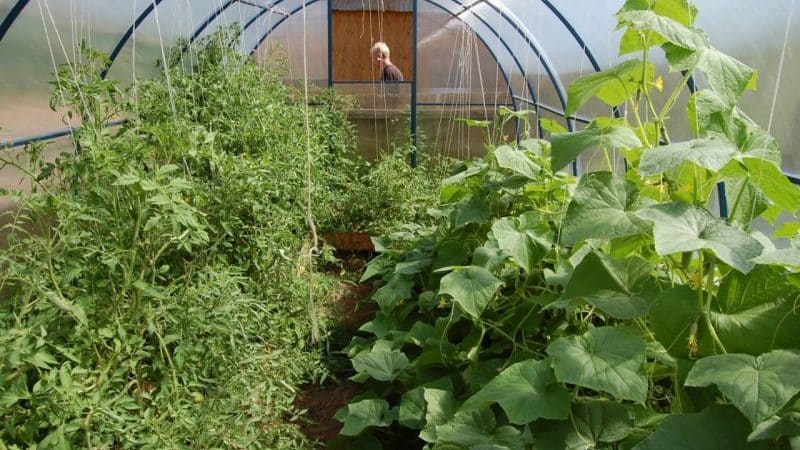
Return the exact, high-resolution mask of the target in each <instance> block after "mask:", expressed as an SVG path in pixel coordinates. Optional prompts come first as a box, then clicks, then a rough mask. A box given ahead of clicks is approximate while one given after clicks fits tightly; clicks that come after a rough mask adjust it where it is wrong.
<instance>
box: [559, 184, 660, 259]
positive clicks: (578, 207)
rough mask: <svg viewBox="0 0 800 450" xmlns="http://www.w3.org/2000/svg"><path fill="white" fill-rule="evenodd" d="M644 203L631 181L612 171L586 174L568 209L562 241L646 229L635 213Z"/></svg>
mask: <svg viewBox="0 0 800 450" xmlns="http://www.w3.org/2000/svg"><path fill="white" fill-rule="evenodd" d="M646 204H647V203H646V199H644V198H642V197H640V196H639V189H638V188H637V187H636V185H635V184H633V183H632V182H630V181H627V180H624V179H623V178H620V177H618V176H616V175H614V174H613V173H611V172H593V173H588V174H586V175H584V176H583V177H581V180H580V182H579V183H578V187H577V189H576V190H575V194H574V195H573V197H572V201H571V202H570V204H569V207H568V208H567V217H566V218H565V219H564V225H563V228H562V230H561V240H562V242H564V243H565V244H572V243H575V242H579V241H582V240H585V239H613V238H618V237H625V236H631V235H634V234H639V233H643V232H646V231H647V230H648V226H647V223H646V222H644V221H643V220H642V219H640V218H638V217H637V216H636V215H635V214H634V211H636V210H637V209H639V208H641V207H642V206H644V205H646Z"/></svg>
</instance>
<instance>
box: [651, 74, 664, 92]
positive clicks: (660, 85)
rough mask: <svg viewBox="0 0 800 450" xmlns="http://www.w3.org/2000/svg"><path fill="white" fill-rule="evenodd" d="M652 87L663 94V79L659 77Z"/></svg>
mask: <svg viewBox="0 0 800 450" xmlns="http://www.w3.org/2000/svg"><path fill="white" fill-rule="evenodd" d="M653 86H655V87H656V89H658V92H664V79H663V78H661V75H659V76H658V78H656V81H655V82H654V83H653Z"/></svg>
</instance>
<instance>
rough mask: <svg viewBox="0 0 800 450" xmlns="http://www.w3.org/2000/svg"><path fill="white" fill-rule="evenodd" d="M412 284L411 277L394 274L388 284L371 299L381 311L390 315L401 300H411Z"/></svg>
mask: <svg viewBox="0 0 800 450" xmlns="http://www.w3.org/2000/svg"><path fill="white" fill-rule="evenodd" d="M413 286H414V282H413V280H412V278H411V276H408V275H402V274H395V275H392V277H391V278H390V279H389V282H388V283H386V284H385V285H384V286H381V287H380V288H379V289H378V290H377V291H375V293H374V294H372V298H373V299H374V300H375V301H376V302H378V306H380V308H381V311H383V312H385V313H387V314H388V313H390V312H392V311H394V309H395V308H396V307H397V305H398V304H400V301H401V300H408V299H410V298H411V288H412V287H413Z"/></svg>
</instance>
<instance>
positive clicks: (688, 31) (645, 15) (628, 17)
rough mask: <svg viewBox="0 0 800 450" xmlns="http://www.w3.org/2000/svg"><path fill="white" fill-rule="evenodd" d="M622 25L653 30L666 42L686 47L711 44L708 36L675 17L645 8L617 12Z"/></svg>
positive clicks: (636, 29) (638, 29)
mask: <svg viewBox="0 0 800 450" xmlns="http://www.w3.org/2000/svg"><path fill="white" fill-rule="evenodd" d="M617 20H619V23H620V25H621V26H627V27H629V28H630V29H632V30H635V31H651V32H654V33H657V34H658V35H659V36H660V37H661V38H663V40H664V42H670V43H672V44H674V45H679V46H681V47H683V48H686V49H692V50H694V49H697V48H703V47H707V46H709V42H708V38H707V37H706V36H705V35H703V34H701V33H700V32H698V31H697V30H695V29H693V28H689V27H687V26H686V25H684V24H682V23H680V22H678V21H676V20H675V19H673V18H670V17H667V16H663V15H660V14H656V13H655V12H653V11H648V10H645V9H640V10H635V11H622V12H620V13H619V14H617Z"/></svg>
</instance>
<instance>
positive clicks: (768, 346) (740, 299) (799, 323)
mask: <svg viewBox="0 0 800 450" xmlns="http://www.w3.org/2000/svg"><path fill="white" fill-rule="evenodd" d="M797 294H798V292H797V289H795V288H793V287H792V286H791V284H790V283H789V282H788V281H787V280H786V277H785V276H784V275H783V271H781V270H778V269H777V268H774V267H766V266H758V267H756V268H755V269H754V270H753V271H752V272H750V273H749V274H747V275H744V274H741V273H739V272H736V271H732V272H730V273H729V274H728V275H727V276H726V277H725V279H723V281H722V283H721V285H720V288H719V292H718V294H717V296H716V297H715V298H714V300H713V301H712V302H711V305H710V311H709V319H710V320H711V323H712V325H713V326H714V328H715V330H716V332H717V334H718V335H719V338H720V340H721V341H722V343H723V345H725V349H726V350H727V351H729V352H733V353H747V354H750V355H760V354H762V353H766V352H768V351H770V350H773V349H779V348H800V333H797V330H798V329H800V312H799V311H797V310H796V309H795V308H794V297H795V296H796V295H797ZM648 318H649V319H650V321H649V322H650V328H651V330H652V331H653V333H654V334H655V335H656V338H657V339H658V341H659V342H661V344H662V345H664V347H665V348H666V349H667V350H668V351H669V353H670V354H672V355H674V356H676V357H679V358H686V357H688V356H689V348H688V342H689V334H690V332H691V330H692V327H693V324H695V323H697V324H698V325H699V326H698V331H697V334H696V341H697V355H699V356H707V355H713V354H714V353H716V352H715V349H714V345H713V341H712V339H711V337H710V335H709V334H708V332H707V331H706V329H705V325H704V324H703V321H702V319H701V311H700V307H699V305H698V301H697V292H696V291H693V290H692V289H690V288H689V287H687V286H678V287H676V288H673V289H669V290H666V291H664V292H663V293H662V294H661V296H660V297H659V298H658V299H656V301H655V302H653V304H652V305H651V306H650V311H649V313H648Z"/></svg>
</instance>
